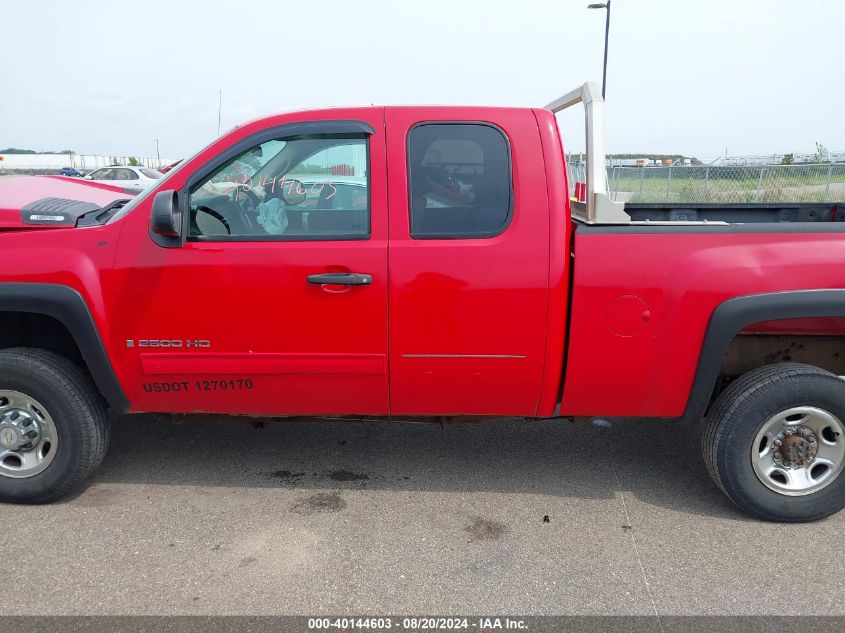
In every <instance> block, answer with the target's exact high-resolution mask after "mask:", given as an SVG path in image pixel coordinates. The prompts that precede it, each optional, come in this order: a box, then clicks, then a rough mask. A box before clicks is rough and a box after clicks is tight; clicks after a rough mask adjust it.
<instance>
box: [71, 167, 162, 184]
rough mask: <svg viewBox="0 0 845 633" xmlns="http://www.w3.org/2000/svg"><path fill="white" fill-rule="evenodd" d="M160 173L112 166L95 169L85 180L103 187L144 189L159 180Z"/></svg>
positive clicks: (139, 168) (148, 169) (146, 169)
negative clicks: (99, 183)
mask: <svg viewBox="0 0 845 633" xmlns="http://www.w3.org/2000/svg"><path fill="white" fill-rule="evenodd" d="M161 176H162V174H161V172H158V171H156V170H155V169H150V168H149V167H130V166H128V165H112V166H111V167H102V168H100V169H95V170H94V171H92V172H91V173H89V174H88V175H87V176H85V179H86V180H93V181H94V182H101V183H103V184H104V185H114V186H115V187H128V188H130V189H146V188H147V187H149V186H150V185H151V184H152V183H154V182H155V181H157V180H158V179H159V178H161Z"/></svg>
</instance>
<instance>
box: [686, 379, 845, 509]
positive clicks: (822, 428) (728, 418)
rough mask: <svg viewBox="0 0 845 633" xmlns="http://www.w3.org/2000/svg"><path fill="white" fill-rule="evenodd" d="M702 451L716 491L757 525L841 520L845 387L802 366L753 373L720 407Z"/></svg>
mask: <svg viewBox="0 0 845 633" xmlns="http://www.w3.org/2000/svg"><path fill="white" fill-rule="evenodd" d="M702 451H703V456H704V462H705V464H706V465H707V470H708V471H709V473H710V476H711V477H712V478H713V481H715V482H716V485H717V486H719V488H720V489H721V490H722V491H723V492H724V493H725V494H726V495H727V496H728V498H729V499H730V500H731V501H733V502H734V503H735V504H736V505H737V506H739V507H740V508H741V509H743V510H744V511H746V512H747V513H749V514H751V515H753V516H755V517H757V518H760V519H764V520H767V521H785V522H800V521H814V520H817V519H821V518H824V517H826V516H829V515H831V514H834V513H835V512H838V511H839V510H841V509H842V508H843V507H845V472H843V470H845V381H843V380H841V379H840V378H838V377H837V376H835V375H833V374H831V373H830V372H827V371H824V370H823V369H819V368H817V367H812V366H810V365H802V364H799V363H777V364H774V365H767V366H765V367H760V368H758V369H755V370H753V371H750V372H748V373H747V374H745V375H743V376H741V377H740V378H738V379H737V380H736V381H735V382H733V383H732V384H731V385H730V386H729V387H728V388H727V389H726V390H725V391H724V392H723V393H722V394H721V395H720V396H719V397H718V398H717V400H716V402H715V403H714V404H713V407H712V408H711V410H710V412H709V413H708V416H707V419H706V420H705V424H704V432H703V435H702Z"/></svg>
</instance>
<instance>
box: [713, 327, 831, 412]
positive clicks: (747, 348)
mask: <svg viewBox="0 0 845 633" xmlns="http://www.w3.org/2000/svg"><path fill="white" fill-rule="evenodd" d="M783 362H795V363H803V364H805V365H812V366H814V367H820V368H821V369H825V370H827V371H829V372H831V373H833V374H836V375H837V376H845V336H837V335H813V334H759V333H756V334H755V333H740V334H738V335H736V336H735V337H734V338H733V339H732V340H731V342H730V344H729V345H728V347H727V349H726V350H725V354H724V356H723V357H722V363H721V366H720V368H719V378H718V380H717V383H716V388H715V389H714V390H713V395H712V397H711V402H712V400H713V399H715V398H716V397H717V396H718V395H719V394H720V393H721V392H722V391H724V389H725V387H727V386H728V385H729V384H730V383H731V382H733V381H734V380H735V379H736V378H738V377H739V376H741V375H743V374H746V373H748V372H749V371H751V370H752V369H756V368H757V367H763V366H765V365H772V364H774V363H783Z"/></svg>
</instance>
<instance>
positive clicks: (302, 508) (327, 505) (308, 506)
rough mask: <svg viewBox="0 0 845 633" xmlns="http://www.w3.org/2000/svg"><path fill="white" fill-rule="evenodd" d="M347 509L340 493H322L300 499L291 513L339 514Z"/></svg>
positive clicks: (293, 506) (292, 507)
mask: <svg viewBox="0 0 845 633" xmlns="http://www.w3.org/2000/svg"><path fill="white" fill-rule="evenodd" d="M345 507H346V501H344V500H343V499H342V498H341V496H340V495H339V494H338V493H336V492H328V493H327V492H320V493H317V494H315V495H311V496H310V497H305V498H304V499H300V500H299V501H297V502H296V503H294V504H293V505H292V506H291V511H292V512H296V513H297V514H319V513H323V512H339V511H340V510H343V509H344V508H345Z"/></svg>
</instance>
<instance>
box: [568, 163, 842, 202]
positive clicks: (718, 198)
mask: <svg viewBox="0 0 845 633" xmlns="http://www.w3.org/2000/svg"><path fill="white" fill-rule="evenodd" d="M584 169H585V166H584V165H583V164H576V163H570V164H569V170H570V171H569V178H570V182H569V185H570V195H571V194H572V193H573V191H574V187H575V181H576V180H580V181H583V180H584V178H585V171H584ZM607 175H608V184H609V188H610V190H611V191H620V192H621V191H627V192H630V193H633V194H634V197H633V198H632V199H631V202H679V203H683V202H688V203H699V202H714V203H719V202H723V203H731V202H845V164H842V163H824V164H812V165H761V166H738V165H672V166H666V167H622V166H619V167H609V168H608V169H607Z"/></svg>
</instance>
